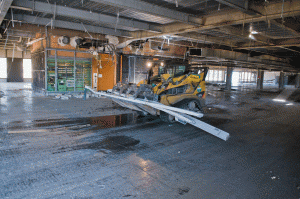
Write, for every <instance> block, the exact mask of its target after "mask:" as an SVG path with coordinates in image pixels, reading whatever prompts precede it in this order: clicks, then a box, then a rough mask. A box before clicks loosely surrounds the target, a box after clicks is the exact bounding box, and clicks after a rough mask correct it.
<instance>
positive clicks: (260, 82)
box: [256, 70, 264, 90]
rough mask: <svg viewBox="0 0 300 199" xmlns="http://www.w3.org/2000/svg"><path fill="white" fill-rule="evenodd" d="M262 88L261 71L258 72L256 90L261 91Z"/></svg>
mask: <svg viewBox="0 0 300 199" xmlns="http://www.w3.org/2000/svg"><path fill="white" fill-rule="evenodd" d="M263 87H264V71H263V70H258V74H257V86H256V88H257V89H258V90H262V89H263Z"/></svg>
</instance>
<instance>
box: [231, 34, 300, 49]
mask: <svg viewBox="0 0 300 199" xmlns="http://www.w3.org/2000/svg"><path fill="white" fill-rule="evenodd" d="M289 46H300V37H299V38H291V39H276V40H273V41H272V44H270V45H254V46H251V45H249V44H248V43H246V44H243V45H240V46H239V47H238V48H236V49H255V48H273V47H289Z"/></svg>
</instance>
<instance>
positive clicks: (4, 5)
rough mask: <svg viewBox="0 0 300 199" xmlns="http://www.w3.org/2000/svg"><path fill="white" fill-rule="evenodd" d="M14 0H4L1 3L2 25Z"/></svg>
mask: <svg viewBox="0 0 300 199" xmlns="http://www.w3.org/2000/svg"><path fill="white" fill-rule="evenodd" d="M12 2H13V0H2V1H1V3H0V25H1V24H2V21H3V19H4V17H5V15H6V13H7V11H8V9H9V7H10V6H11V3H12Z"/></svg>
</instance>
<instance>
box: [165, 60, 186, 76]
mask: <svg viewBox="0 0 300 199" xmlns="http://www.w3.org/2000/svg"><path fill="white" fill-rule="evenodd" d="M188 68H189V64H188V62H186V61H184V62H182V61H170V62H166V65H165V67H164V68H161V70H159V72H160V73H159V75H161V74H170V76H172V77H179V76H181V75H184V74H187V73H188Z"/></svg>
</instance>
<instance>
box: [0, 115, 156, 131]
mask: <svg viewBox="0 0 300 199" xmlns="http://www.w3.org/2000/svg"><path fill="white" fill-rule="evenodd" d="M157 119H158V118H157V117H156V116H149V117H138V116H137V115H136V114H134V113H131V114H122V115H110V116H101V117H86V118H61V119H45V120H23V121H13V122H5V123H4V122H2V123H0V124H2V126H3V128H4V129H10V130H13V129H32V128H51V129H55V128H62V127H65V129H66V130H67V129H72V130H76V129H82V128H83V127H86V128H87V127H88V128H91V129H93V130H98V129H105V128H113V127H120V126H124V125H130V124H140V123H145V122H151V121H154V120H157Z"/></svg>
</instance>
